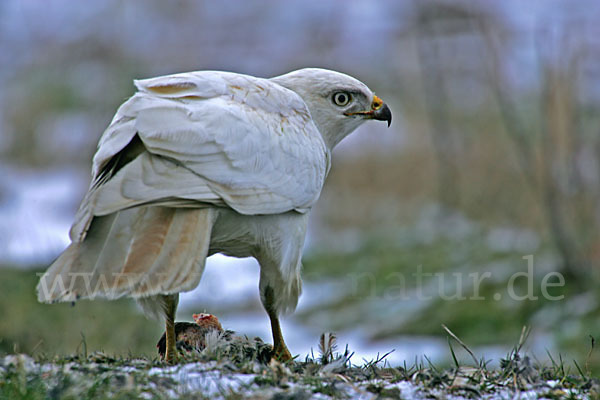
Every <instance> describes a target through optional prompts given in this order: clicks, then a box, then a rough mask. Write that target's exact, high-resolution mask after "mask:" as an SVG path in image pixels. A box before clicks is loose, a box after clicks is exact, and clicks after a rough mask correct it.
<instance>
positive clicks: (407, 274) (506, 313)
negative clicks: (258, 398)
mask: <svg viewBox="0 0 600 400" xmlns="http://www.w3.org/2000/svg"><path fill="white" fill-rule="evenodd" d="M487 237H488V232H487V231H486V230H485V229H484V228H482V227H478V226H474V227H473V228H472V229H471V231H470V233H467V234H465V236H457V237H452V235H439V234H438V235H437V236H435V237H433V238H426V239H419V235H418V234H416V233H415V232H412V233H410V234H408V235H407V234H405V233H404V232H402V231H399V232H395V233H393V234H390V235H387V236H382V235H380V236H378V237H376V236H372V237H371V239H370V240H367V241H362V242H361V245H360V246H358V247H356V248H354V249H352V250H350V251H345V252H337V253H331V252H323V253H319V252H313V253H311V254H309V255H307V256H306V257H305V260H304V264H305V271H304V276H305V280H308V281H311V280H312V281H314V282H315V283H318V282H320V281H323V280H329V281H332V282H336V284H338V285H339V287H341V288H343V290H341V295H340V296H339V297H338V298H336V299H334V300H332V301H331V302H329V303H324V304H318V305H316V306H315V307H314V308H312V309H308V310H304V311H303V312H302V313H300V314H299V316H300V318H301V319H302V320H303V321H304V322H305V323H307V324H311V323H312V324H315V323H319V324H321V325H320V326H321V328H322V329H325V330H338V331H339V330H348V329H352V327H353V326H365V325H371V326H377V327H378V328H377V330H376V332H375V333H373V339H395V338H399V340H401V338H402V336H403V335H409V336H440V335H442V334H443V331H442V330H441V329H440V324H446V325H447V326H449V327H451V328H452V329H453V330H454V331H455V332H456V333H457V334H458V335H460V336H461V337H462V338H464V339H465V340H467V341H468V342H469V343H471V344H472V345H475V346H498V345H505V346H509V345H510V343H511V341H512V340H514V336H515V332H519V330H520V329H521V327H522V326H523V325H530V326H533V327H534V332H533V336H534V337H535V339H533V342H535V341H536V340H537V338H538V337H546V338H551V340H552V343H553V345H554V347H553V348H554V349H560V351H561V352H563V353H565V354H568V355H569V357H568V359H583V358H585V357H586V355H587V353H588V352H589V349H590V339H589V338H590V335H591V336H597V335H598V332H600V296H599V293H598V291H597V289H596V288H595V286H594V281H593V279H589V281H588V282H581V281H577V280H574V279H569V278H568V277H567V278H565V284H564V286H560V287H548V288H547V293H548V294H549V295H550V296H553V297H554V298H557V297H559V296H563V297H562V299H561V300H553V299H552V298H548V297H545V296H544V295H543V291H542V285H541V282H542V280H543V278H544V276H545V275H546V274H547V273H548V272H551V271H556V270H555V269H554V268H556V267H552V265H553V261H552V250H551V246H549V245H547V244H545V243H544V242H542V243H541V244H540V245H539V247H538V248H537V249H535V251H534V252H533V253H534V256H535V257H534V268H535V270H534V274H533V276H532V277H533V279H532V282H533V290H532V292H531V294H532V296H533V297H535V300H534V299H533V298H532V299H518V298H515V297H511V296H509V295H508V289H507V287H508V281H509V280H510V277H511V276H512V275H513V274H515V273H517V272H524V271H527V261H526V260H524V259H523V254H522V251H520V250H518V249H513V248H506V249H500V250H499V249H490V247H489V245H488V242H487ZM406 238H409V240H407V239H406ZM324 266H326V267H324ZM418 270H421V271H422V272H424V273H427V274H431V275H428V276H427V277H425V278H424V279H423V284H422V287H424V288H425V289H424V294H426V295H430V296H429V297H428V298H427V299H426V300H421V299H419V297H418V296H417V294H416V293H415V285H416V283H417V282H416V278H415V277H414V274H415V273H416V271H418ZM436 273H437V274H441V275H439V276H436V275H435V274H436ZM471 273H479V274H482V273H489V274H490V278H489V279H485V280H482V281H481V284H480V285H479V291H478V297H480V299H478V300H473V298H472V297H473V295H474V291H473V288H472V284H471V283H472V279H470V277H469V274H471ZM454 274H458V276H460V277H461V279H462V280H461V284H462V296H461V297H457V296H454V297H452V296H449V297H447V298H443V297H442V296H441V295H440V293H446V294H447V295H454V294H456V293H458V288H460V287H461V286H459V285H458V284H457V283H456V282H457V281H456V279H457V278H456V276H455V275H454ZM440 276H443V281H442V278H440ZM400 277H401V278H402V279H400ZM441 282H443V283H444V284H443V285H442V283H441ZM528 284H529V282H528V281H527V279H526V278H523V277H521V278H519V279H515V280H514V286H513V289H514V292H515V293H516V294H517V295H519V296H524V295H526V294H527V292H528V290H529V288H528ZM394 286H396V288H394ZM496 296H500V299H498V298H497V297H496ZM356 310H359V311H358V312H357V311H356ZM323 316H326V318H323ZM338 316H339V317H338ZM317 317H319V318H317ZM536 356H540V357H543V358H545V357H546V355H545V354H536ZM588 365H589V366H590V369H591V370H592V371H593V372H594V373H595V374H600V354H592V356H591V358H590V359H589V360H588Z"/></svg>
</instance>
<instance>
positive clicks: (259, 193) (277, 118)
mask: <svg viewBox="0 0 600 400" xmlns="http://www.w3.org/2000/svg"><path fill="white" fill-rule="evenodd" d="M135 85H136V87H137V89H138V91H137V92H136V93H135V94H134V95H133V96H132V97H131V98H129V99H128V100H127V101H126V102H125V103H123V104H122V105H121V106H120V108H119V109H118V111H117V113H116V115H115V116H114V118H113V120H112V122H111V124H110V126H109V127H108V128H107V129H106V130H105V131H104V133H103V135H102V137H101V138H100V141H99V143H98V149H97V151H96V154H95V155H94V159H93V165H92V182H91V184H90V187H89V190H88V192H87V194H86V195H85V197H84V199H83V201H82V203H81V205H80V208H79V210H78V212H77V214H76V217H75V222H74V223H73V225H72V227H71V230H70V238H71V244H70V245H69V246H68V247H67V249H66V250H65V251H64V252H63V253H62V254H61V255H60V256H59V257H58V258H57V259H56V260H55V261H54V263H53V264H52V265H51V266H50V267H49V268H48V270H47V271H46V272H45V274H44V275H43V276H42V277H41V279H40V282H39V284H38V287H37V291H38V299H39V300H40V301H42V302H50V303H51V302H58V301H69V302H73V301H76V300H79V299H84V298H88V299H94V298H96V297H104V298H108V299H116V298H119V297H122V296H129V297H133V298H135V299H136V300H137V301H138V303H139V304H140V305H141V306H142V308H143V309H144V310H145V311H147V312H150V313H154V314H157V315H162V316H164V318H165V320H166V355H165V358H166V360H167V361H168V362H174V361H175V358H176V350H175V331H174V317H175V312H176V309H177V303H178V299H179V293H180V292H185V291H189V290H192V289H194V288H195V287H196V286H197V285H198V283H199V281H200V277H201V275H202V271H203V269H204V264H205V259H206V258H207V257H208V256H210V255H212V254H215V253H223V254H225V255H228V256H233V257H249V256H251V257H254V258H256V259H257V260H258V262H259V264H260V283H259V290H260V298H261V301H262V304H263V306H264V308H265V310H266V312H267V314H268V316H269V318H270V321H271V330H272V334H273V356H274V357H277V358H278V359H280V360H289V359H291V355H290V352H289V350H288V348H287V347H286V344H285V342H284V340H283V336H282V333H281V329H280V326H279V320H278V318H279V315H280V314H282V313H285V312H290V311H293V309H295V307H296V304H297V302H298V297H299V295H300V291H301V280H300V269H301V253H302V247H303V244H304V238H305V234H306V228H307V221H308V215H309V213H310V210H311V208H312V207H313V205H314V204H315V202H316V201H317V199H318V198H319V194H320V193H321V189H322V188H323V184H324V182H325V178H326V176H327V174H328V172H329V168H330V160H331V151H332V149H333V148H334V146H335V145H336V144H338V143H339V142H340V141H341V140H342V139H343V138H344V137H346V136H347V135H348V134H350V133H351V132H352V131H354V130H355V129H356V128H357V127H358V126H359V125H361V124H362V123H363V122H364V121H366V120H369V119H374V120H382V121H387V123H388V126H389V124H390V123H391V119H392V114H391V112H390V109H389V108H388V106H387V105H386V104H384V103H383V101H382V100H381V99H380V98H379V97H377V96H375V95H374V94H373V92H372V91H371V90H369V88H368V87H367V86H366V85H365V84H363V83H362V82H360V81H358V80H356V79H354V78H352V77H350V76H348V75H345V74H342V73H339V72H334V71H330V70H325V69H319V68H306V69H300V70H297V71H293V72H290V73H287V74H285V75H281V76H277V77H274V78H270V79H262V78H257V77H252V76H248V75H242V74H236V73H231V72H220V71H197V72H188V73H181V74H174V75H168V76H161V77H156V78H150V79H144V80H137V81H135ZM231 279H235V277H231Z"/></svg>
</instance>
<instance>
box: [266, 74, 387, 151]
mask: <svg viewBox="0 0 600 400" xmlns="http://www.w3.org/2000/svg"><path fill="white" fill-rule="evenodd" d="M271 80H272V81H274V82H275V83H277V84H279V85H281V86H283V87H285V88H287V89H290V90H292V91H294V92H296V93H297V94H298V95H300V97H301V98H302V100H304V102H305V103H306V105H307V106H308V109H309V111H310V114H311V116H312V118H313V120H314V122H315V124H316V125H317V128H319V131H320V132H321V135H323V139H324V140H325V143H326V144H327V146H328V147H329V148H330V149H332V148H333V147H334V146H335V145H336V144H338V143H339V142H340V141H341V140H342V139H343V138H345V137H346V136H348V135H349V134H350V133H351V132H352V131H354V130H355V129H356V128H358V127H359V126H360V125H361V124H362V123H363V122H365V121H366V120H368V119H375V120H379V121H387V123H388V126H389V125H390V124H391V122H392V113H391V111H390V109H389V107H388V106H387V105H386V104H385V103H384V102H383V101H382V100H381V99H380V98H379V97H377V96H375V94H374V93H373V92H372V91H371V90H370V89H369V88H368V87H367V86H366V85H365V84H364V83H362V82H360V81H359V80H357V79H354V78H352V77H351V76H348V75H345V74H342V73H339V72H335V71H330V70H326V69H320V68H304V69H299V70H297V71H293V72H290V73H288V74H285V75H281V76H278V77H275V78H272V79H271Z"/></svg>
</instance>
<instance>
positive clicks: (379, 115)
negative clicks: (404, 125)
mask: <svg viewBox="0 0 600 400" xmlns="http://www.w3.org/2000/svg"><path fill="white" fill-rule="evenodd" d="M375 119H377V120H379V121H387V123H388V128H389V127H390V125H391V124H392V112H391V111H390V108H389V107H388V106H387V104H384V105H383V106H381V108H380V109H379V110H377V111H376V112H375Z"/></svg>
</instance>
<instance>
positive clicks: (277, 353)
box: [271, 346, 293, 362]
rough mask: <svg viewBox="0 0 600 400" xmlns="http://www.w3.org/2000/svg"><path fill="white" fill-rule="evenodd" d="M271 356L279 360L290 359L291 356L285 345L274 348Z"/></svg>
mask: <svg viewBox="0 0 600 400" xmlns="http://www.w3.org/2000/svg"><path fill="white" fill-rule="evenodd" d="M271 358H274V359H275V360H277V361H280V362H286V361H291V360H292V358H293V357H292V355H291V354H290V351H289V350H288V349H287V347H285V346H283V347H278V348H276V349H274V350H273V355H272V356H271Z"/></svg>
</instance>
